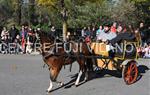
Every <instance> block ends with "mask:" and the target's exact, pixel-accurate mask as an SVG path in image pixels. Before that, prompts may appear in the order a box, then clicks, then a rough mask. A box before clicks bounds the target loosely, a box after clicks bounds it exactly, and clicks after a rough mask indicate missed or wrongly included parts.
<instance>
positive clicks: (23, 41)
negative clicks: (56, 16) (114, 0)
mask: <svg viewBox="0 0 150 95" xmlns="http://www.w3.org/2000/svg"><path fill="white" fill-rule="evenodd" d="M38 29H40V28H37V29H32V28H31V27H29V26H27V25H22V26H21V29H20V30H19V29H17V28H16V26H15V25H12V26H11V28H10V29H7V27H1V28H0V53H1V54H26V53H29V54H30V53H32V52H33V50H34V47H35V44H36V43H38V41H39V39H38V38H39V37H38V33H37V30H38ZM50 31H51V33H52V34H53V35H54V36H56V35H55V34H56V32H57V31H56V29H55V27H54V26H52V27H51V29H50ZM76 32H78V31H76ZM67 34H68V35H67V37H69V36H70V33H67ZM75 34H79V33H75ZM80 34H81V35H80V37H82V38H85V41H86V42H87V43H89V42H91V41H93V40H97V41H105V42H111V43H115V41H119V40H120V39H131V38H133V37H134V36H139V39H137V40H139V42H140V44H141V45H140V47H137V52H138V53H139V55H140V56H141V57H144V58H150V26H148V25H145V24H144V23H143V22H141V23H140V24H139V26H137V27H133V26H132V25H122V24H119V23H117V22H114V23H113V24H104V25H99V26H98V28H97V27H96V26H92V27H91V26H89V27H84V28H83V29H82V30H81V31H80ZM74 36H75V35H74ZM10 43H11V44H10ZM10 46H11V47H13V48H8V47H10ZM18 47H19V48H18Z"/></svg>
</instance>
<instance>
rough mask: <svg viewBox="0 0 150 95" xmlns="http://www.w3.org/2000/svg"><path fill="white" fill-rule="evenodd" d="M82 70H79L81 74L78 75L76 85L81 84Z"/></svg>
mask: <svg viewBox="0 0 150 95" xmlns="http://www.w3.org/2000/svg"><path fill="white" fill-rule="evenodd" d="M82 73H83V72H82V70H80V71H79V74H78V77H77V80H76V82H75V85H76V86H77V85H79V81H80V78H81V76H82Z"/></svg>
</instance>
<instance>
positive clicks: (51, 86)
mask: <svg viewBox="0 0 150 95" xmlns="http://www.w3.org/2000/svg"><path fill="white" fill-rule="evenodd" d="M52 88H53V82H52V80H51V78H50V80H49V87H48V89H47V90H46V91H47V92H50V91H51V90H52Z"/></svg>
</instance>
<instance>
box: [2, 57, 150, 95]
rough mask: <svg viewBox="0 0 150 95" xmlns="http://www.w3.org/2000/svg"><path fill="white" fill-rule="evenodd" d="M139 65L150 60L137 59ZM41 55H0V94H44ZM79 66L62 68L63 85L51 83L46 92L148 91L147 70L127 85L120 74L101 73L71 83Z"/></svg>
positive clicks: (116, 94)
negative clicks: (83, 80)
mask: <svg viewBox="0 0 150 95" xmlns="http://www.w3.org/2000/svg"><path fill="white" fill-rule="evenodd" d="M139 63H140V64H139V65H140V68H142V69H143V67H144V66H141V65H145V66H147V67H149V68H150V60H142V59H140V60H139ZM42 66H43V61H42V59H41V56H39V55H38V56H37V55H36V56H33V55H16V56H14V55H3V56H2V55H0V95H46V92H45V91H46V89H47V87H48V85H49V75H48V69H47V68H42ZM77 72H78V66H77V65H76V64H74V65H73V69H72V72H71V73H70V72H69V67H66V69H65V70H64V69H62V71H61V73H60V76H59V78H58V79H59V80H62V81H64V82H65V84H66V85H65V86H64V87H62V88H58V86H57V85H55V87H54V91H53V92H51V93H50V94H49V95H150V71H147V72H146V73H144V71H143V70H141V72H143V76H142V78H141V79H140V80H139V81H137V82H136V83H135V84H133V85H130V86H128V85H126V84H125V83H124V81H123V79H122V78H118V77H114V76H112V77H110V76H108V75H105V76H104V77H102V76H101V74H99V75H97V77H95V78H93V79H92V80H90V81H88V82H86V83H83V84H81V85H80V86H79V87H75V86H73V83H74V79H75V75H76V73H77Z"/></svg>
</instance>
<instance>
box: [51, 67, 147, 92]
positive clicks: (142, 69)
mask: <svg viewBox="0 0 150 95" xmlns="http://www.w3.org/2000/svg"><path fill="white" fill-rule="evenodd" d="M138 70H139V76H138V78H137V81H136V82H138V81H139V80H140V79H141V78H142V77H143V74H144V73H146V71H148V70H149V68H148V67H147V66H145V65H139V66H138ZM77 75H78V74H74V75H71V76H70V77H71V81H69V82H68V83H66V84H64V85H63V86H61V87H58V88H56V89H53V90H52V91H51V92H53V91H56V90H58V89H61V88H63V87H64V89H68V88H71V87H72V86H73V85H74V84H75V81H76V78H77ZM84 76H85V75H83V76H82V77H81V80H80V84H79V85H78V86H80V85H83V84H84V83H86V82H85V81H84ZM105 77H116V78H122V73H121V72H119V71H116V70H113V71H112V70H100V71H98V72H89V79H88V81H91V80H94V79H97V78H105ZM88 81H87V82H88Z"/></svg>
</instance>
